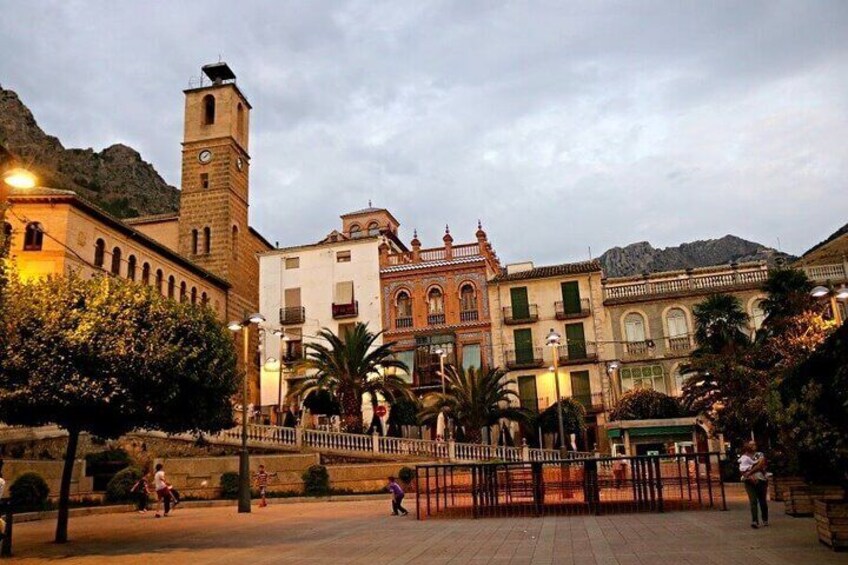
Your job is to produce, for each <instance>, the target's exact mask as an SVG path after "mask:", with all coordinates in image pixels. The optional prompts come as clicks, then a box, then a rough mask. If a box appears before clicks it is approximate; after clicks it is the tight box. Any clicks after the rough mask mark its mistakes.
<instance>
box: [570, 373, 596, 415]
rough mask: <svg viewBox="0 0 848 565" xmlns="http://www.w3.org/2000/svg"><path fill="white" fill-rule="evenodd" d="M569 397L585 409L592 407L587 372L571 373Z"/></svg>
mask: <svg viewBox="0 0 848 565" xmlns="http://www.w3.org/2000/svg"><path fill="white" fill-rule="evenodd" d="M570 376H571V397H572V398H574V400H576V401H577V402H579V403H580V404H582V405H583V406H585V407H587V408H588V407H589V406H591V405H592V387H591V385H590V384H589V371H572V372H571V373H570Z"/></svg>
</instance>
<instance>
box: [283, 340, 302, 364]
mask: <svg viewBox="0 0 848 565" xmlns="http://www.w3.org/2000/svg"><path fill="white" fill-rule="evenodd" d="M302 359H303V343H302V342H300V341H290V342H288V350H287V351H286V354H285V355H284V356H283V363H285V364H286V365H294V364H295V363H297V362H298V361H300V360H302Z"/></svg>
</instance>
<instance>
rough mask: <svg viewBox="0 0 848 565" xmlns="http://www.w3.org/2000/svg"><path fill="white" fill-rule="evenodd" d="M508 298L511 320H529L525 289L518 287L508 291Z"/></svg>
mask: <svg viewBox="0 0 848 565" xmlns="http://www.w3.org/2000/svg"><path fill="white" fill-rule="evenodd" d="M509 297H510V301H511V303H512V318H513V319H514V320H527V319H529V318H530V302H529V301H528V300H527V287H526V286H519V287H516V288H511V289H509Z"/></svg>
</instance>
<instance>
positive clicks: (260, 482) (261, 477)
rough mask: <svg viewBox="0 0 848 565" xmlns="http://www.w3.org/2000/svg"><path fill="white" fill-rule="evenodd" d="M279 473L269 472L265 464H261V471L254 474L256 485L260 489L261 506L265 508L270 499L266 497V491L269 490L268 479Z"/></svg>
mask: <svg viewBox="0 0 848 565" xmlns="http://www.w3.org/2000/svg"><path fill="white" fill-rule="evenodd" d="M276 476H277V473H269V472H267V471H266V470H265V465H260V466H259V472H257V473H255V474H254V475H253V478H254V480H255V481H256V487H257V488H258V489H259V507H260V508H265V507H266V506H268V501H267V500H266V499H265V493H266V491H267V490H268V479H269V478H270V477H276Z"/></svg>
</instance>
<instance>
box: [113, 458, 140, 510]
mask: <svg viewBox="0 0 848 565" xmlns="http://www.w3.org/2000/svg"><path fill="white" fill-rule="evenodd" d="M141 476H142V471H141V469H139V468H138V467H127V468H126V469H122V470H120V471H118V472H117V473H115V476H114V477H112V479H111V480H110V481H109V483H108V484H107V485H106V500H108V501H109V502H126V501H127V500H130V499H132V498H134V496H135V495H134V493H132V492H130V489H131V488H132V487H133V485H134V484H135V483H136V481H138V480H139V479H140V478H141Z"/></svg>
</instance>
